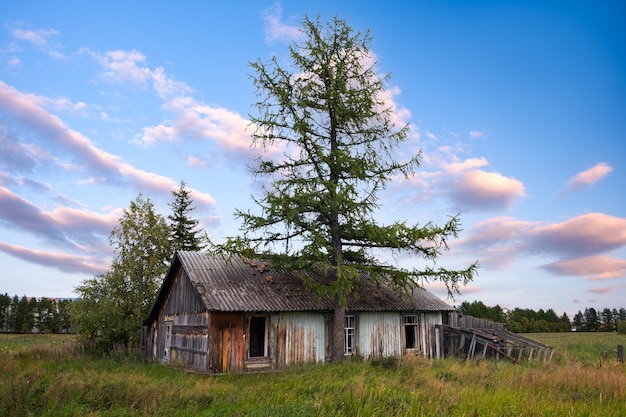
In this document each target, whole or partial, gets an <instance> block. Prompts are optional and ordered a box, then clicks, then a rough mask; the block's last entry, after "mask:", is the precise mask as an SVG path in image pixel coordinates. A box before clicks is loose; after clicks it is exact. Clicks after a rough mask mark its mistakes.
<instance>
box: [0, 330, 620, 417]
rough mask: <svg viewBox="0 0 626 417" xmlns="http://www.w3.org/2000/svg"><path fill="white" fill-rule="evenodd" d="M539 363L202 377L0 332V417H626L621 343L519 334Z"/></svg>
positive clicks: (608, 336) (414, 364)
mask: <svg viewBox="0 0 626 417" xmlns="http://www.w3.org/2000/svg"><path fill="white" fill-rule="evenodd" d="M527 336H529V337H532V338H534V339H536V340H538V341H541V342H544V343H547V344H550V345H551V346H554V347H555V348H556V353H555V355H554V357H553V360H552V362H551V363H549V364H545V363H536V362H526V363H523V364H520V365H515V364H511V363H508V362H497V363H496V362H492V361H480V362H475V361H470V362H467V361H463V360H456V359H446V360H426V359H421V358H415V357H412V358H404V359H403V360H402V361H401V363H400V364H399V365H398V366H397V367H396V366H386V365H389V362H384V361H381V362H377V363H374V364H371V363H362V362H346V363H342V364H335V365H315V366H313V365H311V366H303V367H297V368H291V369H288V370H286V371H284V372H277V373H271V374H246V375H233V374H229V375H201V374H194V373H188V372H184V371H181V370H178V369H173V368H170V367H165V366H161V365H158V364H144V363H142V362H141V359H140V357H139V356H138V355H128V354H120V355H118V356H116V357H107V358H93V357H90V356H88V355H85V354H83V353H82V352H81V351H80V349H79V347H78V345H77V344H76V343H75V339H74V338H73V337H72V336H60V335H0V371H1V372H2V378H1V379H0V416H7V417H9V416H29V415H30V416H167V417H170V416H607V417H608V416H611V417H615V416H626V365H625V364H623V363H619V362H617V360H616V348H617V345H618V344H623V345H626V335H617V334H614V333H558V334H557V333H555V334H532V335H527Z"/></svg>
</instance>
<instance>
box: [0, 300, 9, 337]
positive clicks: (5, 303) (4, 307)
mask: <svg viewBox="0 0 626 417" xmlns="http://www.w3.org/2000/svg"><path fill="white" fill-rule="evenodd" d="M10 309H11V297H9V294H7V293H4V295H0V331H6V330H8V325H9V311H10Z"/></svg>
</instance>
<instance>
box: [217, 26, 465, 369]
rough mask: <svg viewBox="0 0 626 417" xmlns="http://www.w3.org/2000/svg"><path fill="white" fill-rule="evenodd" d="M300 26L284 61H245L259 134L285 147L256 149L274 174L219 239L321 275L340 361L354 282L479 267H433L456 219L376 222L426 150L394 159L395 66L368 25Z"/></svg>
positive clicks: (452, 278) (456, 277)
mask: <svg viewBox="0 0 626 417" xmlns="http://www.w3.org/2000/svg"><path fill="white" fill-rule="evenodd" d="M301 32H302V35H303V37H302V39H303V41H302V43H301V44H294V45H292V46H291V47H290V48H289V53H290V58H291V64H290V65H289V66H283V65H282V64H281V63H279V60H278V58H277V57H276V56H274V57H273V58H271V60H270V61H269V62H265V63H264V62H262V61H261V60H259V61H256V62H252V63H251V64H250V65H251V68H252V70H253V75H252V78H253V83H254V85H255V87H256V89H257V97H258V101H257V102H256V109H257V111H258V114H257V115H256V116H251V121H252V123H253V124H254V126H256V129H255V130H254V132H253V139H254V142H255V144H257V145H260V146H262V147H263V148H269V147H273V148H274V149H276V148H277V147H279V148H281V149H283V156H282V158H280V160H277V159H269V158H264V157H263V156H260V157H259V159H258V161H257V162H258V163H257V164H256V165H255V166H254V167H252V168H251V171H252V174H253V175H254V176H262V177H265V178H268V179H269V181H268V183H267V185H266V186H265V187H263V189H262V192H261V194H262V195H261V196H260V197H259V196H256V197H254V196H253V198H254V199H255V201H256V204H258V206H259V208H260V213H259V214H253V213H252V212H250V211H242V210H238V211H237V212H236V215H237V216H238V217H239V218H240V219H241V220H242V226H241V230H242V232H243V233H242V235H241V236H239V237H236V238H231V239H230V240H229V241H228V242H227V243H226V244H225V245H224V247H225V248H226V249H227V250H231V251H240V252H243V253H245V252H246V251H249V252H248V253H250V254H252V253H254V254H257V255H258V254H262V255H263V256H266V257H269V258H270V259H271V260H272V263H273V266H276V267H279V268H285V269H289V270H311V269H315V270H317V271H322V272H323V273H325V274H326V275H327V277H326V278H327V279H326V280H325V281H326V283H324V284H322V283H319V282H309V285H311V286H312V287H313V288H312V289H313V290H315V291H316V292H317V293H318V294H320V295H322V294H326V295H330V296H332V297H333V299H334V300H335V307H334V317H333V326H332V328H333V336H332V360H334V361H338V360H341V359H343V358H344V334H343V332H344V320H345V308H346V299H347V297H348V296H349V294H350V293H351V291H352V290H353V288H354V286H355V284H356V283H357V281H358V280H359V279H362V278H363V277H368V278H367V279H372V280H375V281H377V282H382V281H386V282H387V283H389V284H391V285H392V286H393V287H394V288H396V289H398V290H399V291H406V290H409V289H411V288H414V287H417V286H418V285H419V282H420V281H421V280H426V281H432V280H441V281H443V282H444V283H446V285H447V287H448V290H449V292H450V294H453V293H455V292H458V290H459V285H460V284H465V283H467V282H468V281H470V280H471V279H472V276H473V274H474V273H475V270H476V268H477V265H476V264H472V265H470V266H468V267H467V268H466V269H464V270H448V269H444V268H441V267H436V266H435V265H434V261H435V259H436V258H437V257H438V256H439V255H440V253H441V250H445V249H447V242H448V240H449V239H450V238H454V237H456V236H457V233H458V231H459V227H460V223H459V218H458V217H457V216H452V217H450V219H449V221H448V222H447V223H446V224H444V225H442V226H438V225H435V224H433V223H432V222H427V223H425V224H423V225H419V224H413V225H410V224H407V223H406V222H395V223H392V224H388V225H382V224H379V223H377V220H376V218H375V212H376V211H377V210H378V209H379V204H378V193H379V192H380V191H382V190H383V189H385V187H386V185H387V184H388V183H389V181H391V180H392V179H393V178H395V177H396V176H400V177H405V178H408V177H409V176H410V175H412V174H413V173H414V171H415V169H416V168H417V167H418V166H419V160H420V154H416V155H414V156H412V157H410V158H408V160H406V161H402V162H398V161H396V160H395V151H396V150H397V148H398V147H399V145H401V144H402V143H403V142H405V141H406V139H407V134H408V132H409V126H408V125H403V126H394V124H393V123H392V117H391V116H392V114H391V112H392V108H391V107H390V104H389V103H387V102H385V100H384V96H383V94H384V92H385V88H386V85H387V83H388V79H389V75H387V76H383V77H380V76H379V75H378V74H377V73H376V71H375V63H374V62H373V61H372V57H373V55H372V53H371V52H370V44H371V36H370V33H369V31H368V32H366V33H360V32H356V33H355V32H354V31H353V30H352V29H351V28H350V27H349V26H348V25H347V23H346V22H345V21H344V20H340V19H338V18H334V19H332V20H330V21H329V22H327V23H322V22H320V21H319V19H317V20H315V21H313V20H310V19H309V18H308V17H305V19H304V20H303V24H302V29H301ZM388 251H391V252H410V253H413V254H414V255H416V256H418V257H420V258H421V259H422V262H420V263H421V264H422V266H421V267H420V268H415V269H407V268H402V267H399V266H397V265H396V264H395V263H394V262H391V263H390V262H386V261H385V260H384V259H385V258H384V257H383V256H381V254H383V253H385V252H388ZM416 263H417V262H416Z"/></svg>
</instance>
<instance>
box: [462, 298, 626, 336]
mask: <svg viewBox="0 0 626 417" xmlns="http://www.w3.org/2000/svg"><path fill="white" fill-rule="evenodd" d="M456 311H457V312H459V313H460V314H465V315H469V316H474V317H479V318H483V319H487V320H491V321H494V322H497V323H504V324H506V326H507V329H508V330H509V331H512V332H515V333H546V332H570V331H579V332H612V331H615V330H617V331H619V332H620V333H626V309H625V308H623V307H622V308H620V309H616V308H614V309H610V308H605V309H603V310H596V309H595V308H593V307H590V308H586V309H585V311H584V312H581V311H580V310H579V311H578V313H576V315H574V318H573V320H571V321H570V319H569V316H568V315H567V314H566V313H563V314H562V315H561V316H559V315H557V314H556V312H555V311H554V310H553V309H551V308H550V309H548V310H543V309H539V310H538V311H535V310H532V309H529V308H514V309H513V310H504V309H502V308H501V307H500V306H499V305H496V306H494V307H488V306H486V305H485V304H484V303H483V302H482V301H472V302H471V303H470V302H467V301H464V302H463V303H461V305H459V306H457V307H456Z"/></svg>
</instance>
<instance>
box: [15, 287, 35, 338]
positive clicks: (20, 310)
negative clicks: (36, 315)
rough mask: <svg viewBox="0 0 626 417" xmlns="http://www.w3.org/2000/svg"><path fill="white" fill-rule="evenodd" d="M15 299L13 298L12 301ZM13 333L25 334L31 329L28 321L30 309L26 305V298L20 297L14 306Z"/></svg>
mask: <svg viewBox="0 0 626 417" xmlns="http://www.w3.org/2000/svg"><path fill="white" fill-rule="evenodd" d="M15 299H17V296H15V298H14V300H15ZM15 305H16V309H15V324H14V325H15V330H14V331H15V332H17V333H27V332H30V330H31V329H32V325H31V323H32V322H31V320H30V317H29V315H30V309H29V305H28V298H26V296H25V295H24V296H22V298H20V299H19V301H18V302H17V303H16V304H15Z"/></svg>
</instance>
